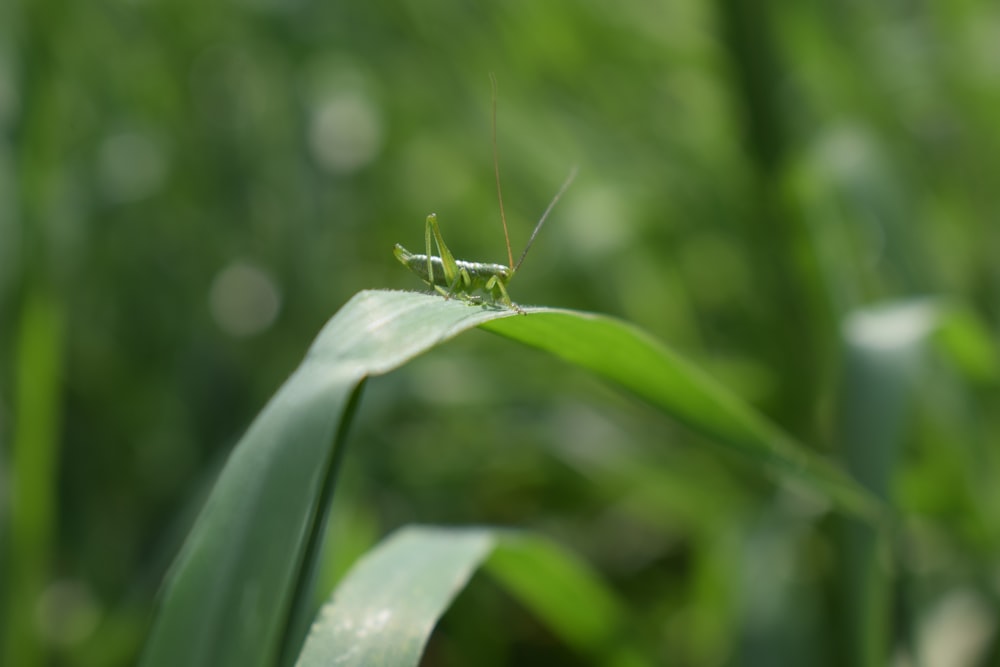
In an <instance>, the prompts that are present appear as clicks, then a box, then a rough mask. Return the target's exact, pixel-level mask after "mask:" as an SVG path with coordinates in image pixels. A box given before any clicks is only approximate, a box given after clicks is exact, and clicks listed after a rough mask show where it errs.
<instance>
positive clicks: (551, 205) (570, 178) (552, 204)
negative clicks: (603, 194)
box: [508, 166, 576, 273]
mask: <svg viewBox="0 0 1000 667" xmlns="http://www.w3.org/2000/svg"><path fill="white" fill-rule="evenodd" d="M574 178H576V166H574V167H573V168H572V169H570V171H569V176H567V177H566V180H565V181H563V184H562V187H560V188H559V192H557V193H556V196H555V197H553V198H552V201H550V202H549V207H548V208H546V209H545V213H542V217H541V219H540V220H539V221H538V224H537V225H535V231H533V232H531V237H529V238H528V245H526V246H524V252H522V253H521V259H519V260H517V265H515V266H514V269H513V270H512V273H517V270H518V268H520V266H521V262H523V261H524V258H525V257H526V256H527V254H528V250H530V249H531V244H532V243H534V242H535V237H536V236H538V230H539V229H541V228H542V224H544V223H545V219H546V218H547V217H549V213H551V212H552V209H553V208H555V205H556V202H557V201H559V198H560V197H562V196H563V194H565V193H566V190H568V189H569V186H570V185H571V184H572V183H573V179H574ZM508 248H509V246H508Z"/></svg>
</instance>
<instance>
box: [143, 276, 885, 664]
mask: <svg viewBox="0 0 1000 667" xmlns="http://www.w3.org/2000/svg"><path fill="white" fill-rule="evenodd" d="M475 326H486V327H487V328H489V329H490V330H491V331H495V332H497V333H499V334H502V335H504V336H507V337H510V338H513V339H516V340H521V341H523V342H525V343H527V344H530V345H534V346H536V347H540V348H542V349H547V350H549V351H551V352H553V353H555V354H556V355H558V356H560V357H562V358H565V359H567V360H569V361H571V362H573V363H576V364H579V365H580V366H582V367H584V368H588V369H590V370H592V371H594V372H596V373H598V374H599V375H602V376H604V377H606V378H608V379H611V380H613V381H615V382H618V383H619V384H621V385H623V386H624V387H626V388H628V389H630V390H631V391H633V392H635V393H636V394H637V395H638V396H641V397H642V398H644V399H645V400H647V401H649V402H650V403H652V404H654V405H656V406H658V407H660V408H661V409H663V410H664V412H666V413H668V414H671V415H674V416H676V417H677V418H679V419H680V420H682V421H683V422H685V423H686V424H688V425H689V426H691V427H692V428H694V429H696V430H698V431H700V432H702V433H705V434H706V435H708V436H710V437H712V438H715V439H718V440H719V441H721V442H725V443H728V444H729V445H731V446H733V447H736V448H737V449H739V450H740V451H742V452H744V453H745V454H747V455H749V457H750V458H751V460H753V461H756V462H757V463H759V464H763V465H766V466H769V467H776V468H778V469H780V470H782V471H784V472H785V473H790V474H791V475H792V476H793V478H795V479H798V480H800V481H805V482H806V485H807V486H808V487H809V488H812V489H815V490H817V491H820V492H823V493H826V494H827V495H828V496H829V497H830V498H831V499H833V500H834V501H836V502H837V503H839V505H840V506H841V507H842V508H844V509H847V510H849V511H853V512H861V513H865V512H869V513H870V512H871V511H872V508H873V507H875V506H876V505H875V504H874V503H873V502H872V501H870V500H869V497H868V496H867V495H866V494H865V492H864V491H863V490H861V489H860V488H859V487H857V486H856V485H854V484H852V482H850V481H849V480H848V478H846V477H845V476H844V475H842V474H840V473H839V472H838V471H837V470H836V469H835V468H833V467H832V466H830V465H828V464H827V463H826V462H825V461H824V460H822V459H820V458H819V457H816V456H815V455H812V454H810V453H809V452H807V451H806V450H804V449H802V448H800V447H798V446H796V445H794V444H793V443H792V442H791V441H790V440H789V439H788V438H787V437H785V436H784V435H782V434H781V433H780V431H778V430H777V429H775V428H774V427H772V426H770V425H769V424H768V423H767V422H766V421H764V420H763V419H762V418H761V417H759V416H758V415H757V414H756V413H755V412H753V411H752V410H751V409H750V408H748V407H746V406H745V405H744V404H743V403H741V402H740V401H739V400H738V399H736V398H734V397H733V396H731V395H730V394H729V393H728V392H726V391H725V390H724V389H722V388H720V387H719V386H718V385H716V384H714V383H713V382H711V381H710V380H708V379H707V378H706V377H704V376H702V375H701V374H700V373H698V372H696V371H695V370H694V369H692V368H691V367H690V366H688V365H687V364H685V363H683V362H682V361H681V360H680V359H678V358H677V357H676V356H675V355H673V354H672V353H670V352H669V350H667V349H666V348H665V347H664V346H662V345H661V344H659V343H656V342H655V341H653V340H651V339H650V338H648V337H647V336H645V335H644V334H642V333H641V332H639V331H637V330H636V329H634V328H632V327H631V326H629V325H627V324H624V323H622V322H619V321H616V320H613V319H610V318H606V317H600V316H596V315H588V314H582V313H574V312H570V311H562V310H553V309H546V308H525V309H524V310H523V315H519V314H518V313H516V312H514V311H511V310H506V309H494V308H489V307H485V306H474V305H470V304H468V303H465V302H462V301H458V300H446V299H442V298H441V297H439V296H435V295H427V294H417V293H412V292H388V291H367V292H361V293H359V294H357V295H356V296H355V297H354V298H353V299H351V301H350V302H348V303H347V304H346V305H345V306H344V307H343V308H342V309H341V310H340V311H339V312H338V313H337V314H336V315H335V316H334V317H333V318H331V320H330V321H329V322H328V323H327V325H326V326H325V327H324V328H323V330H322V331H321V332H320V334H319V336H318V338H317V339H316V341H315V343H314V344H313V345H312V347H311V348H310V350H309V352H308V354H307V355H306V358H305V360H304V361H303V363H302V364H301V366H300V367H299V368H298V369H297V370H296V371H295V373H294V374H293V375H292V376H291V377H290V378H289V379H288V381H287V382H286V383H285V384H284V386H282V388H281V389H280V390H279V391H278V393H277V394H276V395H275V396H274V398H273V399H272V400H271V401H270V402H269V403H268V405H267V406H266V407H265V408H264V410H263V411H262V412H261V414H260V415H259V416H258V417H257V419H256V420H255V421H254V423H253V424H252V425H251V427H250V429H249V430H248V431H247V433H246V435H245V436H244V437H243V438H242V439H241V441H240V442H239V444H238V445H237V446H236V448H235V449H234V451H233V453H232V455H231V457H230V460H229V461H228V462H227V464H226V466H225V468H224V469H223V471H222V473H221V474H220V477H219V479H218V481H217V483H216V485H215V487H214V489H213V490H212V493H211V495H210V496H209V499H208V501H207V502H206V505H205V507H204V509H203V511H202V512H201V515H200V516H199V517H198V520H197V521H196V524H195V526H194V528H193V529H192V531H191V533H190V535H189V536H188V538H187V541H186V543H185V545H184V547H183V549H182V550H181V553H180V554H179V555H178V557H177V559H176V561H175V563H174V565H173V567H172V569H171V572H170V573H169V575H168V577H167V581H166V583H165V586H164V590H163V593H162V599H161V605H160V610H159V613H158V616H157V618H156V620H155V622H154V626H153V629H152V632H151V634H150V637H149V639H148V642H147V646H146V651H145V654H144V663H143V664H145V665H147V666H148V667H158V666H160V665H171V666H172V665H178V664H183V665H188V666H198V665H213V666H215V665H240V666H241V667H242V666H251V667H252V666H254V665H272V664H275V662H276V661H278V662H280V663H281V664H287V663H288V662H290V660H291V659H292V657H294V655H295V653H296V652H297V648H296V647H298V646H299V645H300V642H301V640H302V636H303V634H304V627H300V626H302V625H304V624H303V623H301V622H300V621H299V619H301V617H302V613H303V609H304V605H305V604H306V601H307V598H308V596H307V595H306V591H307V590H308V586H309V582H308V579H309V576H310V572H311V571H312V566H313V562H314V559H315V558H316V553H317V552H318V545H319V543H320V537H319V536H320V531H321V528H322V525H323V521H322V513H323V511H324V509H325V507H326V506H327V505H328V502H327V499H328V498H329V496H330V494H331V493H332V488H333V485H334V482H335V479H336V472H337V466H338V461H339V460H340V456H341V452H342V450H343V441H344V439H345V430H346V427H347V425H348V424H349V422H350V417H351V413H352V398H356V396H357V392H358V391H359V387H360V385H361V383H362V381H363V380H364V378H365V377H367V376H369V375H377V374H381V373H386V372H388V371H390V370H392V369H394V368H396V367H398V366H400V365H401V364H403V363H405V362H406V361H407V360H408V359H410V358H412V357H414V356H416V355H418V354H420V353H422V352H424V351H426V350H428V349H430V348H431V347H433V346H435V345H437V344H438V343H440V342H442V341H444V340H446V339H448V338H450V337H452V336H455V335H457V334H458V333H460V332H462V331H465V330H467V329H469V328H471V327H475ZM331 442H332V443H333V445H332V446H331Z"/></svg>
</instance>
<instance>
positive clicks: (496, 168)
mask: <svg viewBox="0 0 1000 667" xmlns="http://www.w3.org/2000/svg"><path fill="white" fill-rule="evenodd" d="M490 83H491V84H492V86H493V175H494V176H495V177H496V179H497V199H498V200H500V222H502V223H503V239H504V241H506V242H507V266H509V267H511V272H513V271H514V254H513V253H512V252H511V251H510V232H508V231H507V216H506V215H504V212H503V192H501V190H500V158H499V157H497V78H496V76H494V74H493V72H490Z"/></svg>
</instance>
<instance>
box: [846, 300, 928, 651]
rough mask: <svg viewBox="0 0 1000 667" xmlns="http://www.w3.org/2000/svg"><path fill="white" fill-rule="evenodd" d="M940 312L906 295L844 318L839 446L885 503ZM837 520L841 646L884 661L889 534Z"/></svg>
mask: <svg viewBox="0 0 1000 667" xmlns="http://www.w3.org/2000/svg"><path fill="white" fill-rule="evenodd" d="M946 315H947V311H946V310H943V309H942V308H941V307H940V306H939V305H938V304H936V303H935V302H934V301H931V300H927V299H913V300H908V301H896V302H892V303H889V304H885V305H882V306H879V307H875V308H866V309H863V310H858V311H855V312H853V313H851V314H850V316H849V317H848V318H847V319H846V320H845V323H844V327H843V339H844V357H845V363H844V379H843V383H842V387H841V391H840V401H839V414H838V423H837V435H838V438H837V439H838V441H839V443H838V444H839V449H840V453H841V455H842V456H843V458H844V463H845V465H846V466H847V469H848V470H850V471H851V473H852V474H853V475H854V478H855V479H857V480H859V482H860V483H862V484H864V485H865V487H866V488H868V489H869V490H870V491H871V492H872V493H873V494H875V495H876V496H878V497H879V498H882V499H884V500H886V501H887V502H891V498H889V495H890V493H889V491H890V487H891V484H892V481H893V477H894V474H895V471H896V470H897V468H898V467H899V465H900V463H899V461H900V455H901V452H900V449H901V445H902V439H903V432H904V426H905V424H906V421H907V417H908V414H907V413H908V410H909V408H910V407H911V406H910V404H911V402H912V394H913V392H914V389H915V388H916V386H917V384H918V383H917V379H918V377H919V374H920V371H921V370H922V365H923V357H924V353H925V348H926V347H927V341H928V339H929V338H930V337H931V336H932V335H933V334H934V333H935V332H936V331H937V329H938V327H939V326H940V325H941V324H942V322H947V317H946ZM843 523H844V525H843V527H842V530H840V532H839V533H838V535H839V549H840V561H841V562H842V563H843V566H842V572H843V573H844V574H843V581H842V583H841V586H840V587H839V589H838V593H839V595H840V596H841V597H842V599H843V604H841V605H840V607H839V608H840V609H841V610H842V614H843V617H842V619H841V623H842V627H843V629H844V637H843V641H842V645H841V649H840V650H841V651H842V652H843V656H844V658H845V659H846V660H847V661H848V662H849V663H850V664H852V665H872V666H874V665H883V664H885V663H886V662H887V661H888V659H889V654H890V652H891V649H890V644H889V639H890V636H891V633H890V632H889V628H890V626H891V614H892V610H891V607H892V604H891V603H892V595H891V593H892V583H891V582H892V577H891V575H890V572H889V570H888V569H887V567H886V561H885V553H884V552H885V546H886V539H887V538H888V537H889V533H887V532H886V531H875V530H873V528H872V526H870V525H867V524H863V523H859V522H857V521H854V520H851V519H846V518H845V520H844V522H843Z"/></svg>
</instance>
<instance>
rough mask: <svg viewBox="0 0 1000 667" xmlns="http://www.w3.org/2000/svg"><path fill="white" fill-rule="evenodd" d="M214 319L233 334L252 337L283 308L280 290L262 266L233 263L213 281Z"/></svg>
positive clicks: (211, 301)
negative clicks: (260, 267)
mask: <svg viewBox="0 0 1000 667" xmlns="http://www.w3.org/2000/svg"><path fill="white" fill-rule="evenodd" d="M208 301H209V307H210V309H211V311H212V319H214V320H215V322H216V324H218V325H219V328H220V329H222V330H223V331H225V332H226V333H228V334H230V335H231V336H239V337H242V336H252V335H254V334H257V333H260V332H261V331H264V330H265V329H267V328H268V327H270V326H271V325H272V324H273V323H274V320H275V319H276V318H277V316H278V312H279V311H280V309H281V293H280V291H279V290H278V286H277V285H276V284H275V282H274V280H273V279H272V278H271V276H269V275H268V274H267V273H266V272H264V271H263V270H262V269H259V268H257V267H256V266H253V265H251V264H248V263H246V262H234V263H232V264H230V265H229V266H227V267H226V268H224V269H223V270H222V271H220V272H219V274H218V275H217V276H216V277H215V280H214V281H213V282H212V288H211V290H210V291H209V295H208Z"/></svg>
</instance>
